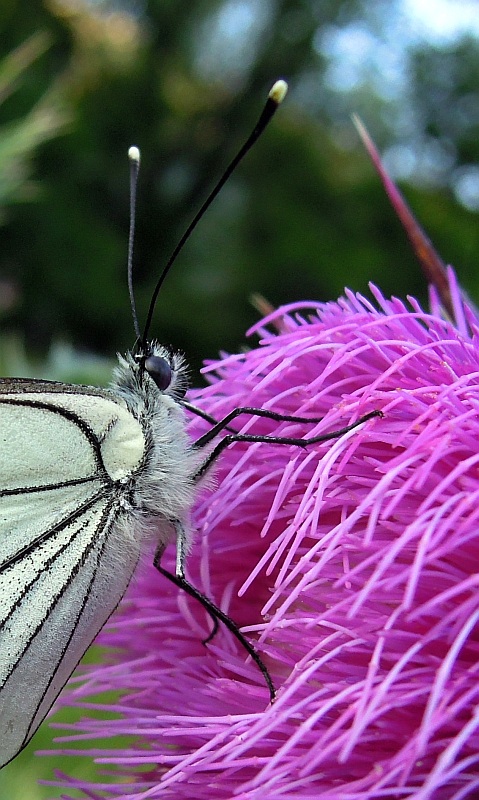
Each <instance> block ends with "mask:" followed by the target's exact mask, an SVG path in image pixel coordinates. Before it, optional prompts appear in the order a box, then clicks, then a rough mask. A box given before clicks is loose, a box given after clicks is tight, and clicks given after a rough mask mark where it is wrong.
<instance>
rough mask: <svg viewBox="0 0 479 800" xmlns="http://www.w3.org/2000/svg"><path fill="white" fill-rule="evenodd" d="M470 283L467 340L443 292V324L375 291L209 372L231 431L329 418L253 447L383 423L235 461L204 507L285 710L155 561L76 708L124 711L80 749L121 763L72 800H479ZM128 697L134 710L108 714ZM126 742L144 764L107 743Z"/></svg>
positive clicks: (201, 393) (475, 415) (208, 589)
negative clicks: (269, 413)
mask: <svg viewBox="0 0 479 800" xmlns="http://www.w3.org/2000/svg"><path fill="white" fill-rule="evenodd" d="M449 288H450V292H451V297H452V300H453V304H454V308H455V312H456V314H455V322H454V323H452V322H449V321H445V320H444V319H443V318H442V316H441V313H440V304H439V301H438V298H437V296H436V294H435V292H434V291H432V292H431V300H432V302H431V312H430V313H428V312H426V311H423V310H422V309H421V308H420V306H419V305H418V303H417V302H416V301H415V300H414V299H411V300H410V301H409V303H410V305H409V306H406V305H405V304H404V303H403V302H401V301H400V300H398V299H392V300H386V299H385V298H384V297H383V296H382V295H381V293H380V292H379V291H378V289H377V288H375V287H374V286H373V287H372V288H371V290H372V293H373V295H374V298H375V304H373V303H371V302H370V301H369V300H367V299H365V298H364V297H361V296H360V295H355V294H353V293H351V292H349V291H348V292H346V295H345V297H344V298H341V299H340V300H339V301H338V302H337V303H327V304H321V303H309V304H305V305H299V304H296V305H292V306H288V307H286V308H283V309H279V310H278V311H275V312H274V313H272V314H270V315H269V316H268V317H267V318H266V319H265V320H264V321H263V322H262V323H261V324H259V325H258V326H256V328H255V329H254V331H253V332H254V333H255V334H259V336H260V344H259V345H258V346H257V347H255V348H253V349H251V350H249V351H248V352H245V353H240V354H235V355H225V356H224V357H223V358H221V360H219V361H218V362H215V363H210V364H208V366H207V367H206V369H205V373H206V375H207V377H208V379H209V381H210V385H209V386H208V387H207V388H205V389H202V390H198V391H195V392H193V393H191V395H190V399H191V400H192V401H193V402H194V403H195V404H197V405H199V406H201V408H203V409H204V410H206V411H207V412H209V413H210V414H212V415H214V416H215V417H216V418H220V417H221V416H223V415H224V414H226V413H227V412H228V411H230V410H231V409H233V408H235V407H237V406H243V405H254V406H258V407H263V408H270V409H275V410H278V411H281V412H283V413H287V414H299V415H302V416H305V417H318V416H322V415H323V416H324V419H323V421H322V422H321V423H315V424H311V425H306V424H304V425H303V424H296V423H295V424H292V423H281V424H278V423H277V422H272V421H271V420H267V419H259V418H257V417H256V418H255V417H250V416H245V417H241V418H240V419H239V424H238V427H239V428H240V429H241V430H242V431H243V432H246V431H248V432H255V433H261V434H265V433H274V434H276V435H282V436H315V435H318V434H319V433H322V432H326V431H330V430H334V429H336V428H339V427H342V426H344V425H347V424H348V423H350V422H352V421H354V420H356V419H357V418H358V417H359V416H361V415H362V414H365V413H367V412H368V411H371V410H373V409H381V410H382V411H383V413H384V418H383V419H372V420H370V421H368V422H367V423H365V424H364V425H363V426H361V427H360V428H359V429H356V430H354V431H351V432H350V433H348V434H346V435H344V436H342V437H340V438H339V439H337V440H334V441H331V442H327V443H325V444H321V445H314V446H312V447H310V448H307V449H305V450H302V449H300V448H298V447H286V446H281V445H274V444H242V443H241V444H235V445H234V446H232V447H229V448H227V450H226V451H225V452H224V454H223V455H222V456H221V458H220V460H219V465H218V469H217V473H216V488H214V489H213V491H208V492H204V493H203V494H202V495H201V497H200V500H199V502H198V504H197V506H196V508H195V510H194V520H193V522H194V525H195V527H196V529H197V531H198V534H197V545H196V547H195V549H194V551H193V553H192V554H191V556H190V558H189V562H188V568H189V576H190V579H191V581H192V582H193V583H194V584H195V585H196V586H198V587H199V588H201V589H202V590H203V591H204V592H205V593H206V594H207V595H208V596H210V597H211V598H213V599H214V600H215V601H216V602H217V603H219V604H220V605H221V606H222V608H223V609H225V610H227V611H228V613H229V614H230V615H231V616H232V617H233V619H234V620H235V621H237V622H238V623H239V624H240V625H242V626H245V627H244V630H245V631H246V632H247V633H248V636H250V637H251V639H252V640H253V641H255V642H256V644H257V647H258V650H259V652H260V653H261V654H262V656H263V658H264V659H265V661H266V663H267V665H268V668H269V670H270V671H271V675H272V677H273V680H274V682H275V685H276V687H277V688H278V696H277V699H276V701H275V703H273V704H272V705H271V704H269V701H268V691H267V688H266V686H265V685H264V681H263V678H262V676H261V674H260V673H259V671H258V669H257V667H256V666H255V665H254V664H253V663H252V662H251V660H250V659H248V658H247V657H246V656H245V653H244V651H243V650H242V649H241V648H240V646H239V645H238V643H237V641H236V640H235V639H233V638H232V636H231V634H230V633H228V632H227V631H225V630H224V629H223V628H220V631H219V632H218V634H217V636H216V637H215V639H214V640H213V641H212V642H211V643H210V644H209V645H208V646H207V647H205V646H203V645H202V643H201V639H202V637H205V636H206V635H207V633H208V630H209V626H210V621H209V619H208V618H207V617H206V615H205V613H204V611H203V610H202V608H201V607H200V606H199V605H198V604H197V603H195V602H194V601H193V600H191V599H190V598H188V597H186V596H185V595H184V594H182V593H179V592H178V591H177V590H176V588H175V587H173V586H172V585H170V584H169V583H168V582H167V581H165V580H164V579H163V578H162V577H161V576H159V575H158V573H157V572H156V571H155V570H154V568H153V567H150V566H145V567H144V569H143V570H142V571H140V574H139V575H138V577H137V578H136V579H135V580H134V582H133V583H132V585H131V587H130V589H129V591H128V593H127V597H126V598H125V601H124V603H123V604H122V606H121V608H120V609H119V611H118V612H117V614H116V615H115V617H114V618H113V619H112V620H111V621H110V623H109V624H108V625H107V626H106V628H105V629H104V630H103V632H102V633H101V635H100V637H99V643H100V644H102V645H104V646H106V647H108V648H110V649H109V651H108V653H107V659H108V661H107V664H106V665H105V664H103V665H101V666H92V667H88V668H85V669H84V671H83V678H82V681H81V682H79V681H78V679H77V680H76V683H74V684H73V685H72V684H70V690H69V691H67V693H64V694H63V698H62V702H63V703H64V704H69V705H77V706H79V707H81V708H85V709H90V708H92V707H93V708H97V709H98V708H99V709H100V711H104V710H107V711H110V712H114V713H115V718H114V719H89V718H84V719H82V721H81V722H79V723H77V724H76V725H75V726H74V728H73V730H72V731H71V735H70V736H69V737H68V738H63V740H62V741H68V742H69V750H68V751H67V752H80V753H82V754H83V755H87V756H90V757H92V756H93V757H95V758H96V760H97V762H98V763H100V764H102V765H105V764H109V765H116V766H115V768H114V770H113V771H111V772H108V773H107V777H106V778H105V781H104V782H103V783H97V784H86V783H85V782H82V781H77V780H74V779H70V778H67V777H64V776H62V778H61V785H63V786H68V787H70V788H72V789H73V788H77V789H78V788H79V789H82V790H83V792H84V793H85V796H87V797H88V798H100V797H101V798H103V797H105V796H106V797H109V798H115V797H121V798H128V800H140V798H141V800H146V798H148V800H150V798H152V799H153V800H156V798H161V800H163V798H165V799H167V798H172V799H173V798H174V799H175V800H181V798H185V799H188V800H192V799H193V798H194V800H214V798H218V800H225V798H240V800H253V799H254V800H256V799H257V798H268V800H272V799H273V798H274V799H275V800H276V798H295V799H296V798H297V799H298V800H312V799H313V798H317V797H321V798H322V800H366V798H367V799H368V800H372V799H373V798H374V799H376V798H378V799H379V798H380V799H381V800H384V799H385V798H411V797H413V798H414V800H464V799H465V798H473V797H477V796H479V679H478V678H479V624H478V623H479V574H478V568H477V565H478V563H479V451H478V441H479V347H478V340H477V334H478V326H479V320H478V319H477V318H476V316H475V315H474V314H473V312H472V311H471V310H470V309H468V307H467V306H465V305H464V304H463V302H462V300H461V298H460V295H459V292H458V289H457V286H456V283H455V279H454V275H453V273H452V272H451V271H450V272H449ZM241 425H242V427H241ZM190 427H191V435H192V437H195V438H196V437H198V436H199V435H200V434H201V433H203V432H204V431H205V430H206V429H207V423H205V422H203V421H202V420H198V419H194V420H192V421H191V424H190ZM169 567H170V568H171V569H173V554H172V556H171V561H170V564H169ZM105 691H108V692H111V691H115V692H118V697H119V699H118V700H117V701H116V702H113V703H110V704H109V705H106V704H104V703H102V704H101V705H95V704H92V702H91V699H90V700H88V701H87V698H91V697H92V695H93V694H95V693H101V692H105ZM120 735H125V736H128V737H130V738H129V740H128V742H129V744H128V746H124V747H122V748H121V749H111V746H110V743H108V746H104V747H100V746H99V745H98V744H97V743H96V744H95V745H94V746H93V745H90V742H91V741H95V742H96V741H97V740H98V739H101V738H104V737H113V736H120ZM131 737H133V738H131ZM75 740H81V741H82V743H83V746H85V741H87V742H88V743H89V744H88V747H89V749H86V750H85V749H82V750H80V751H77V750H72V749H71V747H72V742H73V741H75Z"/></svg>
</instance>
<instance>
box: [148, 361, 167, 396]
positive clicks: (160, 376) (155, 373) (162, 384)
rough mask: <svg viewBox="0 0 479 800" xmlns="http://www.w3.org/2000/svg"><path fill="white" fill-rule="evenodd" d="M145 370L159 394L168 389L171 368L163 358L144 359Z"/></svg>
mask: <svg viewBox="0 0 479 800" xmlns="http://www.w3.org/2000/svg"><path fill="white" fill-rule="evenodd" d="M145 369H146V371H147V373H148V375H149V376H150V377H151V378H152V380H154V382H155V383H156V385H157V386H158V389H159V390H160V391H161V392H164V391H165V389H168V386H169V385H170V383H171V377H172V375H171V366H170V364H169V363H168V361H167V360H166V359H165V358H162V357H161V356H148V358H147V359H145Z"/></svg>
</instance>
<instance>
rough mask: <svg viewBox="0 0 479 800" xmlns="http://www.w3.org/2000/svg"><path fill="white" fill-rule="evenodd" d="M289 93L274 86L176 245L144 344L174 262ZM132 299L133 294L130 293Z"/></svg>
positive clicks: (154, 296) (160, 282)
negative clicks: (243, 138)
mask: <svg viewBox="0 0 479 800" xmlns="http://www.w3.org/2000/svg"><path fill="white" fill-rule="evenodd" d="M287 91H288V84H287V83H286V81H283V80H279V81H276V83H275V84H274V85H273V87H272V88H271V90H270V92H269V94H268V99H267V100H266V103H265V106H264V108H263V111H262V112H261V115H260V117H259V119H258V122H257V123H256V125H255V127H254V129H253V131H252V132H251V133H250V135H249V137H248V139H247V140H246V141H245V143H244V144H243V146H242V147H241V148H240V150H239V151H238V153H237V155H236V156H235V157H234V158H233V160H232V161H231V163H230V164H229V166H228V167H226V169H225V171H224V173H223V175H222V176H221V178H220V179H219V181H218V183H217V184H216V186H215V187H214V188H213V189H212V191H211V192H210V194H209V195H208V197H207V198H206V200H205V201H204V203H203V205H202V206H201V208H200V210H199V211H198V212H197V213H196V215H195V216H194V217H193V219H192V220H191V222H190V224H189V225H188V227H187V229H186V230H185V232H184V234H183V236H182V237H181V239H180V240H179V242H178V244H177V245H176V247H175V249H174V250H173V252H172V254H171V256H170V258H169V259H168V262H167V264H166V266H165V268H164V270H163V272H162V273H161V275H160V277H159V280H158V283H157V284H156V286H155V290H154V292H153V294H152V297H151V302H150V307H149V309H148V315H147V318H146V323H145V328H144V331H143V343H145V342H146V340H147V338H148V333H149V330H150V327H151V321H152V318H153V313H154V310H155V305H156V301H157V298H158V294H159V291H160V289H161V287H162V285H163V281H164V280H165V278H166V276H167V275H168V272H169V271H170V269H171V267H172V266H173V264H174V262H175V261H176V258H177V256H178V254H179V253H180V251H181V250H182V249H183V247H184V245H185V243H186V242H187V241H188V239H189V238H190V236H191V234H192V232H193V231H194V229H195V228H196V226H197V224H198V222H199V221H200V219H201V217H202V216H203V214H204V213H205V211H206V210H207V209H208V208H209V206H210V205H211V203H212V202H213V200H214V199H215V197H216V195H217V194H218V193H219V192H220V191H221V189H222V188H223V186H224V184H225V183H226V181H227V180H228V178H229V177H230V175H231V174H232V172H234V170H235V169H236V167H237V166H238V164H239V163H240V161H241V160H242V159H243V158H244V156H245V155H246V153H247V152H248V150H250V149H251V147H252V146H253V145H254V143H255V142H256V140H257V139H258V138H259V136H261V134H262V133H263V131H264V129H265V128H266V126H267V125H268V123H269V122H270V120H271V119H272V117H273V115H274V113H275V111H276V109H277V108H278V106H279V105H280V103H282V101H283V100H284V98H285V95H286V92H287ZM130 297H131V293H130Z"/></svg>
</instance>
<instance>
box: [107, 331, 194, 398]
mask: <svg viewBox="0 0 479 800" xmlns="http://www.w3.org/2000/svg"><path fill="white" fill-rule="evenodd" d="M118 360H119V365H118V366H117V368H116V370H115V376H114V384H115V387H116V389H117V390H119V391H120V392H122V393H123V392H125V393H127V394H129V393H130V392H133V393H135V394H139V395H147V396H149V397H150V398H151V399H152V400H155V399H159V398H160V397H162V396H169V397H171V398H173V399H174V400H181V399H182V398H183V397H184V396H185V394H186V391H187V389H188V368H187V366H186V363H185V359H184V357H183V355H182V354H181V353H178V352H177V351H176V350H172V349H170V348H168V347H165V346H164V345H162V344H159V343H158V342H156V341H151V342H148V343H147V346H146V347H145V348H139V349H138V350H137V351H136V352H133V353H127V354H126V355H125V356H118Z"/></svg>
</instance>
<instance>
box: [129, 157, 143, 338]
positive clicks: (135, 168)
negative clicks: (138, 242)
mask: <svg viewBox="0 0 479 800" xmlns="http://www.w3.org/2000/svg"><path fill="white" fill-rule="evenodd" d="M128 158H129V159H130V231H129V234H128V294H129V295H130V305H131V315H132V317H133V326H134V328H135V334H136V338H137V340H138V341H139V340H141V331H140V325H139V323H138V314H137V313H136V303H135V293H134V291H133V247H134V244H135V222H136V195H137V189H138V173H139V172H140V151H139V150H138V148H137V147H130V149H129V150H128Z"/></svg>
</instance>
